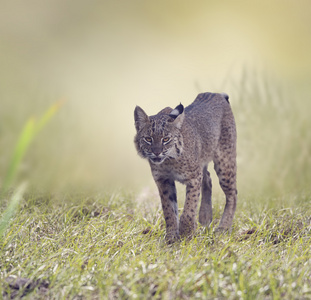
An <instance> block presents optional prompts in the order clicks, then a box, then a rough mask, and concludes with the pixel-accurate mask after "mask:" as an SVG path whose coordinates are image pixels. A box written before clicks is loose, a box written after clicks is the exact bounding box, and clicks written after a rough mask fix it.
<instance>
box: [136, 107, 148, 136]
mask: <svg viewBox="0 0 311 300" xmlns="http://www.w3.org/2000/svg"><path fill="white" fill-rule="evenodd" d="M134 119H135V127H136V130H137V131H139V130H140V129H141V128H143V126H144V125H145V124H146V123H148V122H149V117H148V116H147V114H146V113H145V112H144V111H143V109H142V108H140V107H139V106H136V107H135V110H134Z"/></svg>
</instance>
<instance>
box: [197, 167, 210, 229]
mask: <svg viewBox="0 0 311 300" xmlns="http://www.w3.org/2000/svg"><path fill="white" fill-rule="evenodd" d="M212 219H213V208H212V180H211V177H210V173H209V172H208V171H207V167H204V169H203V180H202V200H201V206H200V211H199V222H200V224H201V225H203V226H209V225H210V224H211V222H212Z"/></svg>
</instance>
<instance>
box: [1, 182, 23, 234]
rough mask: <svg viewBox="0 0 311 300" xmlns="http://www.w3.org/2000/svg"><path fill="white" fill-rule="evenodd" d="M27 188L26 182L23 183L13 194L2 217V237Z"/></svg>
mask: <svg viewBox="0 0 311 300" xmlns="http://www.w3.org/2000/svg"><path fill="white" fill-rule="evenodd" d="M25 189H26V183H23V184H21V185H20V186H19V187H18V188H17V189H16V191H15V193H14V194H13V196H12V198H11V201H10V203H9V206H8V207H7V208H6V210H5V211H4V213H3V216H2V218H1V219H0V238H2V236H3V234H4V231H5V230H6V228H7V226H8V225H9V223H10V219H11V218H12V217H13V215H14V213H15V211H16V209H17V206H18V203H19V202H20V200H21V199H22V197H23V194H24V192H25Z"/></svg>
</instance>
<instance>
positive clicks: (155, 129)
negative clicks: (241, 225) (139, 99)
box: [134, 93, 237, 243]
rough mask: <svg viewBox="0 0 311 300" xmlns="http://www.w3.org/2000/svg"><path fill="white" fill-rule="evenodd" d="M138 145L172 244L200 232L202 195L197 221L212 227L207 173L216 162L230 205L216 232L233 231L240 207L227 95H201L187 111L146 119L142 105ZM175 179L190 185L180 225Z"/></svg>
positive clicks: (137, 115) (165, 112) (137, 123)
mask: <svg viewBox="0 0 311 300" xmlns="http://www.w3.org/2000/svg"><path fill="white" fill-rule="evenodd" d="M134 118H135V127H136V131H137V134H136V136H135V140H134V143H135V146H136V149H137V152H138V154H139V155H140V156H141V157H143V158H146V159H148V161H149V163H150V167H151V172H152V175H153V178H154V180H155V182H156V184H157V187H158V189H159V193H160V197H161V202H162V208H163V213H164V217H165V222H166V239H167V241H168V242H169V243H172V242H174V241H175V240H177V239H179V238H180V236H191V234H192V233H193V232H194V231H195V229H196V214H197V207H198V201H199V197H200V192H201V191H202V200H201V206H200V211H199V222H200V223H201V224H202V225H204V226H208V225H209V224H210V223H211V222H212V215H213V214H212V201H211V196H212V182H211V178H210V173H209V172H208V170H207V166H208V163H209V162H210V161H213V162H214V168H215V171H216V173H217V176H218V178H219V183H220V186H221V188H222V190H223V192H224V193H225V195H226V206H225V209H224V213H223V216H222V219H221V221H220V224H219V226H218V228H217V231H225V230H229V229H230V228H231V225H232V221H233V217H234V213H235V208H236V202H237V189H236V127H235V121H234V116H233V113H232V110H231V107H230V104H229V97H228V95H226V94H224V93H223V94H215V93H202V94H199V95H198V96H197V98H196V99H195V101H194V102H193V103H192V104H191V105H189V106H188V107H186V108H185V109H184V107H183V105H182V104H180V105H178V106H177V107H176V108H175V109H172V108H169V107H166V108H164V109H163V110H161V111H160V112H159V113H158V114H156V115H154V116H150V117H149V116H148V115H147V114H146V113H145V112H144V111H143V110H142V109H141V108H140V107H139V106H136V108H135V111H134ZM175 180H177V181H179V182H181V183H183V184H185V185H186V201H185V205H184V210H183V213H182V215H181V217H180V222H178V206H177V196H176V188H175Z"/></svg>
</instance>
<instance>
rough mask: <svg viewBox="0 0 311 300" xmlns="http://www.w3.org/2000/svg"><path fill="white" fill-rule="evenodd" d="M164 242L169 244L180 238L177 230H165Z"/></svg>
mask: <svg viewBox="0 0 311 300" xmlns="http://www.w3.org/2000/svg"><path fill="white" fill-rule="evenodd" d="M165 240H166V242H167V243H168V244H169V245H170V244H173V243H175V242H177V241H179V240H180V237H179V234H178V232H177V231H174V232H172V231H171V232H166V236H165Z"/></svg>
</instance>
